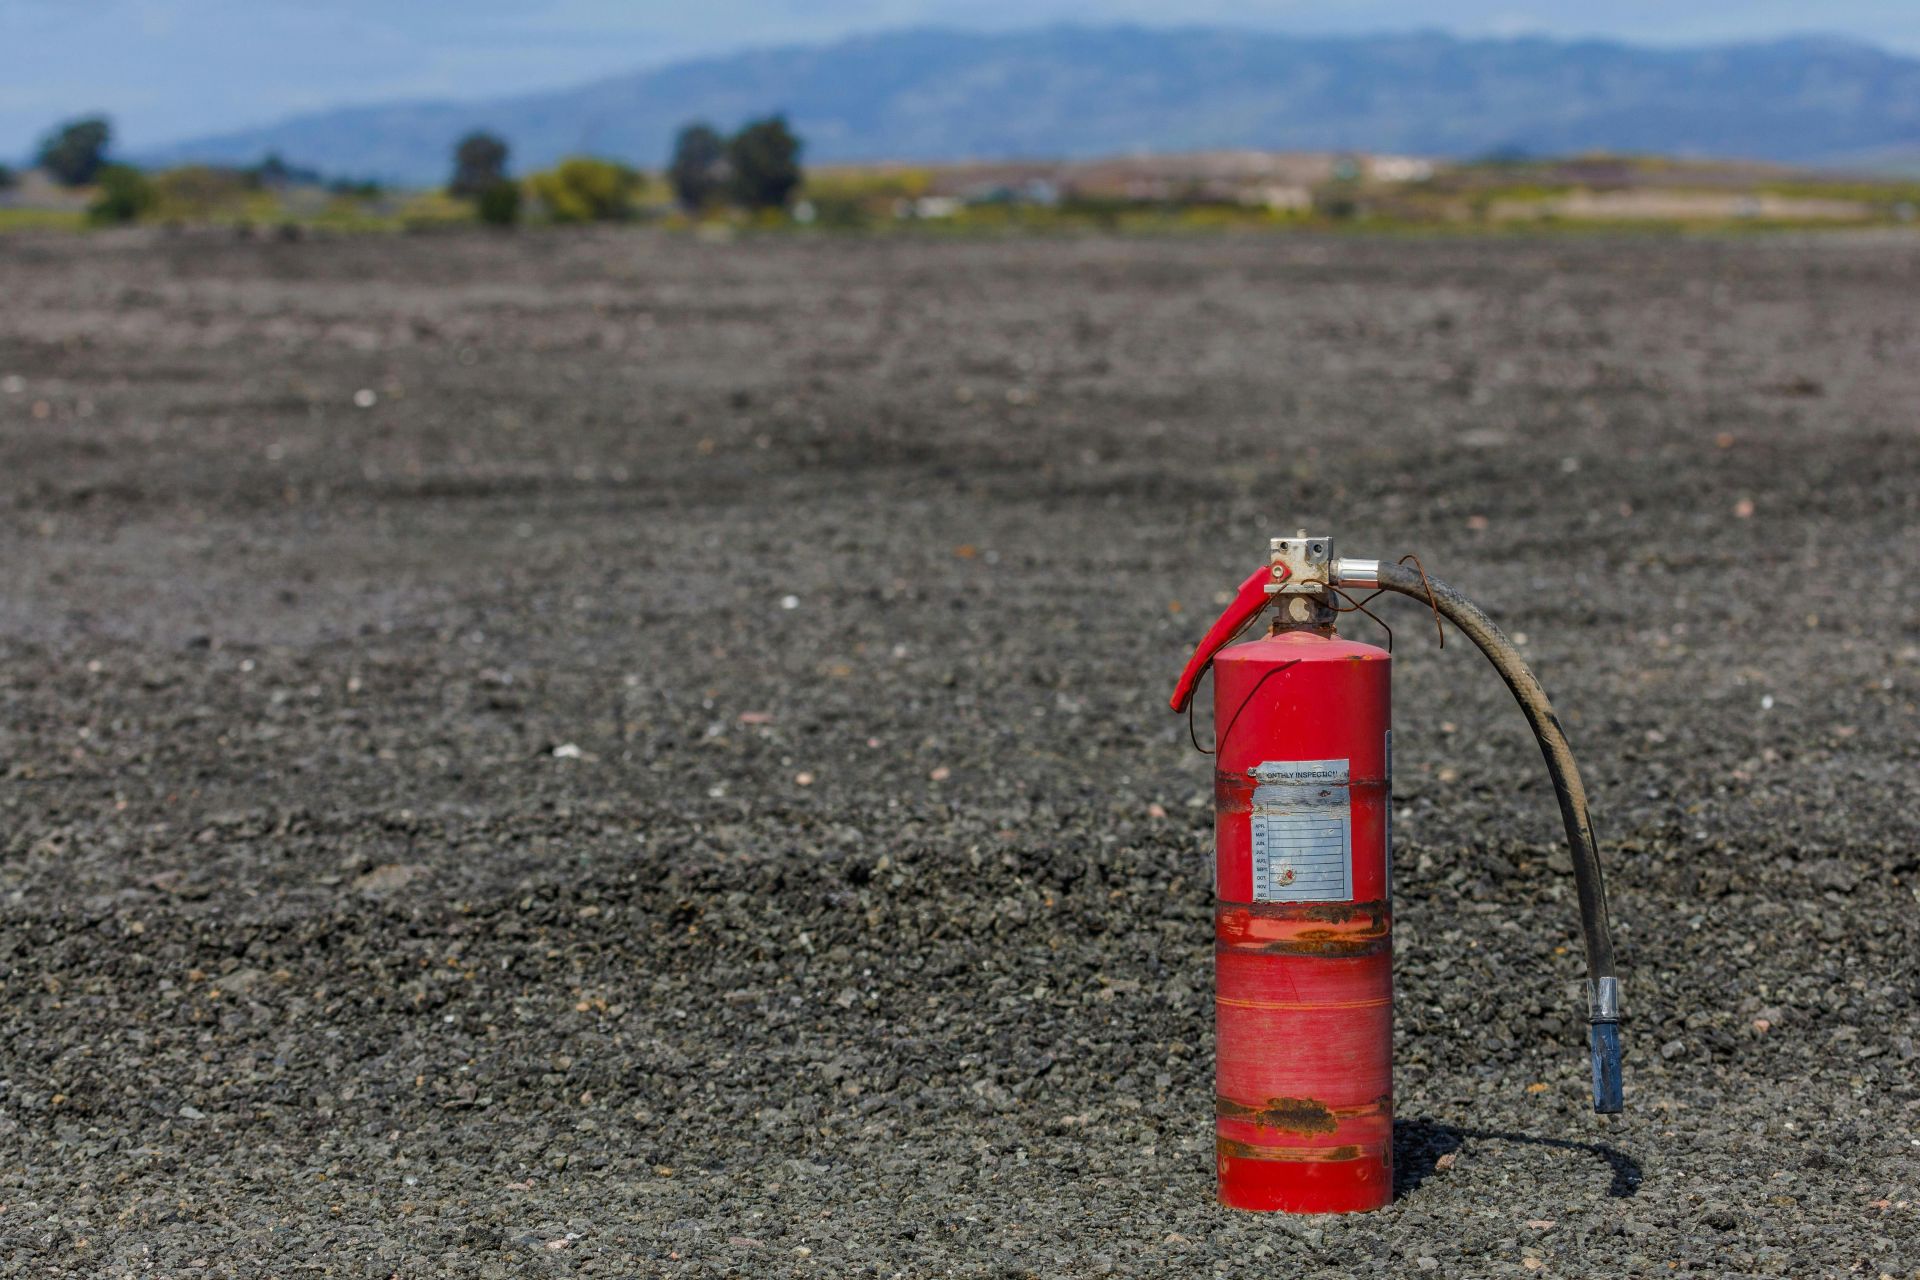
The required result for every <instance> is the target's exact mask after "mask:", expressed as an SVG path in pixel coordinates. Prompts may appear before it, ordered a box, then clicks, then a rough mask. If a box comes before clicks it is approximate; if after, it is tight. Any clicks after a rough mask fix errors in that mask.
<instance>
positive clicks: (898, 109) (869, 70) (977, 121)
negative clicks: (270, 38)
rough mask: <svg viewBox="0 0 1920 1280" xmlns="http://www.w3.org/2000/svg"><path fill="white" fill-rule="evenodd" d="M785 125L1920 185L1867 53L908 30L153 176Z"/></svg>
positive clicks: (388, 113)
mask: <svg viewBox="0 0 1920 1280" xmlns="http://www.w3.org/2000/svg"><path fill="white" fill-rule="evenodd" d="M772 111H784V112H786V113H787V115H788V117H789V119H790V120H791V121H792V123H793V125H794V128H795V129H796V131H797V132H798V133H799V134H800V135H801V136H802V137H803V138H804V139H805V140H806V143H807V152H806V158H807V159H808V160H810V161H816V162H818V161H860V160H928V161H936V160H959V159H988V158H992V159H999V158H1015V157H1061V158H1064V157H1077V156H1088V155H1099V154H1117V153H1126V152H1137V151H1181V150H1193V149H1202V148H1209V149H1213V148H1242V147H1245V148H1261V149H1272V150H1364V151H1386V152H1407V153H1416V154H1422V155H1431V156H1470V155H1476V154H1482V153H1487V152H1491V151H1522V152H1528V153H1534V154H1564V153H1569V152H1578V151H1589V150H1612V151H1635V152H1666V153H1675V154H1684V155H1698V156H1724V157H1736V158H1743V159H1754V160H1772V161H1780V162H1786V163H1798V164H1813V165H1828V166H1847V167H1857V168H1920V60H1915V59H1912V58H1904V57H1900V56H1897V55H1895V54H1891V53H1887V52H1885V51H1883V50H1880V49H1876V48H1873V47H1871V46H1868V45H1863V44H1858V43H1854V42H1850V41H1842V40H1835V39H1823V38H1797V39H1788V40H1779V41H1773V42H1769V43H1764V44H1743V45H1726V46H1716V47H1701V48H1688V49H1652V48H1643V47H1637V46H1632V45H1624V44H1617V43H1612V42H1608V41H1599V40H1584V41H1559V40H1548V39H1536V38H1527V39H1511V40H1466V39H1458V38H1455V37H1452V36H1448V35H1442V34H1437V33H1427V32H1422V33H1415V34H1408V35H1397V36H1358V37H1344V38H1302V37H1295V36H1284V35H1271V34H1264V33H1258V32H1251V31H1238V30H1225V29H1219V28H1188V29H1180V30H1147V29H1144V28H1140V27H1056V28H1050V29H1047V30H1040V31H1029V32H1015V33H1008V34H992V35H981V34H972V33H964V32H957V31H944V30H909V31H900V32H893V33H888V34H883V35H874V36H865V37H861V38H857V39H851V40H846V41H843V42H841V43H838V44H833V45H828V46H824V47H812V48H781V49H769V50H764V51H759V52H751V53H741V54H737V55H732V56H728V57H721V58H708V59H703V60H700V61H695V62H686V63H681V64H678V65H675V66H670V67H665V68H662V69H659V70H653V71H644V72H638V73H635V74H632V75H625V76H619V77H616V78H614V79H610V80H601V81H598V82H596V83H593V84H587V85H583V86H581V87H579V88H576V89H567V90H561V91H556V92H551V93H540V94H531V95H525V96H519V97H511V98H502V99H497V100H493V101H473V102H403V103H389V104H383V105H375V106H360V107H348V108H342V109H339V110H333V111H324V112H320V113H317V114H314V115H306V116H300V117H297V118H294V119H290V120H284V121H281V122H279V123H277V124H271V125H266V126H264V127H260V128H251V129H245V130H241V131H238V132H234V133H228V134H223V135H221V136H218V137H210V138H201V139H196V140H193V141H189V142H183V143H179V144H177V145H174V146H170V147H165V148H161V149H157V150H155V151H153V152H151V153H149V154H147V155H145V156H142V157H140V159H142V160H144V161H147V162H150V163H179V162H184V161H190V160H194V161H209V162H219V163H233V164H245V163H251V162H254V161H257V160H259V159H261V158H262V157H263V156H265V155H266V154H267V153H269V152H278V153H279V154H280V155H282V156H284V157H285V158H286V159H287V160H289V161H290V162H294V163H298V164H303V165H313V166H317V167H319V168H321V169H323V170H325V171H327V172H329V173H332V174H339V175H354V176H365V177H377V178H381V179H384V180H388V181H399V182H415V183H428V182H438V181H442V180H444V178H445V176H446V172H447V169H448V157H449V153H450V151H451V149H452V146H453V143H454V141H455V139H457V138H458V137H459V136H460V135H461V134H463V133H465V132H466V131H468V130H470V129H474V128H487V129H491V130H494V131H496V132H498V133H500V134H501V135H503V136H504V137H506V138H507V139H508V141H509V142H510V143H511V144H512V147H513V162H514V167H515V169H516V170H519V171H523V172H524V171H527V170H531V169H534V168H538V167H541V166H544V165H547V164H550V163H552V162H553V161H554V160H555V159H557V158H559V157H560V156H562V155H566V154H569V153H574V152H592V153H596V154H600V155H606V156H612V157H617V158H620V159H624V160H626V161H628V162H630V163H633V164H636V165H640V166H643V167H658V166H660V165H662V164H664V162H665V160H666V157H667V153H668V150H669V148H670V147H671V145H672V139H673V135H674V132H675V130H676V129H678V128H679V126H680V125H681V124H683V123H685V122H686V121H689V120H694V119H705V120H709V121H712V122H713V123H715V124H717V125H720V126H722V127H730V126H732V125H734V124H737V123H738V122H739V121H741V120H743V119H746V118H748V117H751V116H755V115H759V114H763V113H767V112H772Z"/></svg>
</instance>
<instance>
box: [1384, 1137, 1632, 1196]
mask: <svg viewBox="0 0 1920 1280" xmlns="http://www.w3.org/2000/svg"><path fill="white" fill-rule="evenodd" d="M1470 1142H1512V1143H1518V1144H1521V1145H1523V1146H1529V1147H1552V1148H1554V1149H1556V1150H1560V1151H1579V1152H1584V1153H1586V1154H1587V1155H1591V1156H1593V1157H1594V1158H1595V1159H1598V1160H1601V1161H1603V1162H1605V1164H1606V1166H1607V1168H1608V1170H1609V1171H1611V1173H1612V1175H1613V1180H1612V1182H1611V1183H1610V1184H1609V1185H1608V1187H1607V1194H1608V1195H1609V1196H1612V1197H1613V1198H1614V1199H1616V1200H1625V1199H1628V1198H1629V1197H1631V1196H1634V1195H1636V1194H1638V1192H1639V1190H1640V1183H1641V1180H1642V1175H1641V1172H1640V1164H1639V1162H1638V1161H1636V1160H1635V1159H1634V1158H1633V1157H1632V1156H1630V1155H1627V1154H1626V1153H1625V1152H1623V1151H1621V1150H1620V1149H1619V1148H1617V1147H1610V1146H1608V1145H1607V1144H1606V1143H1604V1142H1576V1141H1574V1140H1572V1139H1570V1138H1536V1137H1533V1136H1532V1135H1530V1134H1525V1133H1500V1132H1497V1131H1494V1130H1490V1129H1462V1128H1460V1127H1459V1126H1457V1125H1451V1124H1443V1123H1441V1122H1440V1121H1438V1120H1429V1119H1426V1118H1425V1117H1421V1118H1419V1119H1415V1120H1395V1121H1394V1122H1393V1194H1394V1197H1395V1198H1396V1199H1398V1198H1399V1197H1401V1196H1404V1195H1406V1194H1408V1193H1409V1192H1411V1191H1413V1190H1414V1189H1415V1188H1417V1187H1419V1185H1420V1184H1421V1183H1423V1182H1425V1181H1426V1180H1427V1179H1428V1178H1430V1177H1432V1176H1433V1174H1434V1173H1435V1172H1436V1171H1437V1170H1438V1169H1439V1167H1440V1161H1441V1159H1442V1158H1443V1157H1445V1156H1450V1155H1452V1154H1453V1153H1454V1152H1456V1151H1459V1150H1460V1149H1461V1148H1462V1147H1465V1146H1466V1145H1467V1144H1468V1143H1470Z"/></svg>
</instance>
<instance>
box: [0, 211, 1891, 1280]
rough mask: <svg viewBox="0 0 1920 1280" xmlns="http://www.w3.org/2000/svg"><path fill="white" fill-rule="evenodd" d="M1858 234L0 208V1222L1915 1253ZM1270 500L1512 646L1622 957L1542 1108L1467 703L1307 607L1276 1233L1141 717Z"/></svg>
mask: <svg viewBox="0 0 1920 1280" xmlns="http://www.w3.org/2000/svg"><path fill="white" fill-rule="evenodd" d="M1916 299H1920V241H1916V240H1914V239H1911V238H1905V239H1899V238H1887V239H1877V240H1875V239H1849V238H1827V239H1814V240H1799V239H1787V238H1774V237H1769V238H1750V239H1744V240H1729V241H1724V242H1713V241H1681V240H1656V239H1640V240H1626V241H1618V242H1613V241H1602V240H1591V239H1572V238H1567V239H1542V240H1521V239H1512V240H1500V241H1497V242H1495V241H1473V240H1444V239H1443V240H1425V241H1420V240H1366V239H1358V238H1350V239H1349V238H1337V239H1315V238H1306V237H1299V238H1284V237H1270V238H1226V237H1223V238H1216V239H1191V240H1183V239H1165V240H1151V239H1135V240H1127V239H1098V238H1089V239H1030V240H1006V241H998V242H992V241H968V242H940V241H931V240H929V241H917V240H912V239H897V240H885V241H876V240H856V239H831V238H821V239H804V238H777V239H767V240H763V241H749V242H741V243H735V244H711V243H704V242H695V241H691V240H688V239H684V238H668V237H664V236H658V235H653V234H647V233H613V232H609V233H583V234H577V235H560V234H553V235H534V234H528V235H522V236H520V237H517V238H496V237H492V236H486V235H479V234H475V235H471V236H447V237H391V238H380V237H366V238H359V239H345V240H335V241H313V240H308V241H302V242H282V241H266V240H251V241H249V240H244V239H235V238H233V237H231V236H225V235H222V236H212V235H207V236H185V235H177V234H176V235H172V236H168V235H162V234H157V233H156V234H153V235H145V234H140V235H135V234H129V235H126V236H118V235H112V236H110V235H98V236H92V237H87V238H72V239H39V238H25V237H11V238H7V239H4V240H0V300H3V301H0V774H3V776H4V779H5V783H4V786H0V806H3V807H0V852H3V854H4V856H3V857H0V977H3V978H4V989H5V997H6V998H5V1002H4V1013H3V1015H0V1016H3V1017H4V1024H0V1273H4V1274H9V1275H11V1274H33V1275H46V1274H70V1275H85V1276H120V1275H131V1276H149V1275H154V1276H167V1275H220V1276H261V1275H298V1274H319V1275H340V1276H388V1275H399V1276H420V1275H439V1274H454V1275H482V1276H508V1275H512V1276H520V1275H534V1276H543V1275H556V1276H557V1275H580V1276H640V1275H665V1276H681V1275H685V1276H710V1275H711V1276H718V1275H755V1276H759V1275H786V1274H796V1275H820V1276H861V1275H870V1276H909V1277H912V1276H935V1275H967V1276H1007V1277H1012V1276H1079V1275H1090V1274H1106V1273H1109V1272H1112V1273H1119V1274H1134V1275H1142V1276H1169V1275H1220V1276H1229V1275H1231V1276H1241V1275H1246V1274H1249V1273H1252V1274H1288V1275H1302V1276H1359V1275H1411V1274H1432V1275H1436V1276H1478V1275H1512V1276H1524V1275H1540V1276H1555V1275H1564V1276H1576V1275H1607V1276H1619V1275H1633V1276H1661V1277H1665V1276H1728V1275H1737V1274H1773V1275H1789V1276H1826V1275H1836V1276H1838V1275H1855V1274H1860V1275H1866V1276H1869V1277H1871V1276H1877V1275H1895V1276H1907V1275H1910V1274H1913V1273H1915V1271H1916V1268H1920V1222H1917V1215H1920V1209H1916V1202H1920V1092H1917V1091H1916V1072H1917V1071H1920V1060H1917V1059H1916V1056H1915V1055H1916V1048H1915V1041H1916V1036H1920V1006H1917V1005H1916V1000H1917V999H1920V990H1917V984H1920V911H1917V910H1916V898H1920V839H1916V836H1917V835H1920V830H1917V828H1920V820H1917V819H1916V816H1915V815H1916V811H1917V809H1920V774H1917V773H1916V769H1915V765H1916V760H1917V758H1920V748H1917V746H1916V732H1915V730H1916V725H1917V724H1920V717H1917V716H1916V713H1915V690H1916V684H1920V599H1916V593H1915V591H1914V590H1913V588H1912V586H1911V585H1910V583H1909V582H1908V580H1907V579H1906V578H1905V577H1904V576H1903V575H1904V574H1907V573H1910V572H1911V570H1912V569H1913V567H1914V565H1915V564H1916V563H1920V520H1917V519H1916V516H1917V515H1920V497H1917V496H1916V495H1920V432H1917V431H1916V417H1915V407H1916V405H1920V305H1916ZM1299 524H1309V525H1311V526H1313V528H1314V529H1315V531H1316V532H1323V531H1331V532H1333V533H1334V534H1335V535H1336V536H1337V537H1338V539H1339V540H1340V545H1341V548H1342V549H1343V550H1344V551H1345V552H1347V553H1348V554H1381V555H1387V556H1392V555H1398V554H1399V553H1401V552H1403V551H1418V552H1420V553H1421V554H1422V556H1423V557H1424V560H1425V563H1426V564H1427V566H1428V567H1429V568H1430V569H1432V570H1433V571H1434V572H1435V573H1438V574H1440V575H1442V576H1445V577H1447V578H1448V579H1449V580H1451V581H1453V582H1455V583H1456V584H1457V585H1459V586H1461V587H1462V588H1463V589H1465V590H1466V591H1468V592H1469V593H1470V594H1473V595H1476V596H1477V597H1479V598H1481V599H1482V600H1483V601H1484V602H1485V603H1486V604H1487V605H1488V607H1489V608H1490V610H1491V611H1493V612H1494V613H1495V615H1496V616H1497V617H1499V618H1501V619H1502V620H1503V621H1504V622H1505V623H1506V624H1507V626H1508V628H1509V630H1511V631H1514V632H1518V633H1521V634H1523V635H1524V636H1525V637H1526V645H1527V648H1528V650H1529V652H1530V653H1531V654H1532V656H1533V659H1534V661H1535V664H1536V666H1537V668H1538V670H1539V671H1540V672H1541V673H1542V675H1543V677H1544V679H1545V680H1546V682H1547V684H1548V686H1549V687H1550V688H1551V689H1552V690H1553V691H1554V694H1555V697H1556V699H1557V701H1558V702H1559V704H1560V707H1561V710H1562V712H1563V714H1565V716H1566V718H1567V720H1568V722H1569V728H1570V731H1571V732H1572V734H1573V737H1574V745H1575V748H1576V750H1577V751H1578V752H1579V753H1580V755H1581V758H1582V763H1583V765H1584V766H1585V769H1586V771H1587V774H1588V781H1589V785H1590V787H1591V789H1592V791H1593V797H1594V812H1595V816H1596V820H1597V822H1598V823H1599V826H1600V829H1601V834H1602V838H1603V849H1604V852H1605V854H1606V855H1607V857H1608V859H1609V862H1610V865H1609V874H1610V877H1611V888H1612V893H1613V900H1614V908H1615V913H1616V915H1617V917H1618V920H1619V938H1620V942H1621V948H1622V956H1623V964H1624V966H1625V990H1626V1000H1627V1007H1628V1013H1629V1021H1628V1025H1627V1028H1626V1036H1627V1043H1628V1053H1629V1059H1628V1065H1627V1112H1626V1114H1625V1115H1624V1116H1621V1117H1617V1118H1612V1117H1609V1118H1602V1117H1596V1116H1594V1115H1592V1114H1591V1112H1590V1111H1589V1109H1588V1104H1587V1093H1586V1082H1585V1079H1584V1073H1585V1070H1586V1058H1585V1052H1584V1048H1583V1043H1584V1041H1583V1035H1584V1028H1583V1025H1582V1022H1581V1016H1582V1006H1581V1001H1580V996H1579V981H1580V977H1581V971H1580V962H1579V947H1578V934H1577V928H1576V918H1575V911H1574V903H1573V895H1572V891H1571V885H1570V884H1569V881H1568V877H1567V876H1566V875H1565V874H1564V871H1565V867H1566V864H1565V859H1564V856H1563V854H1562V853H1561V852H1560V850H1559V848H1558V846H1557V843H1556V841H1557V840H1558V839H1559V835H1558V832H1559V824H1558V818H1557V815H1556V813H1555V811H1554V807H1553V803H1552V799H1551V794H1550V792H1549V790H1548V789H1547V787H1546V784H1545V780H1544V777H1543V775H1542V770H1541V767H1540V762H1539V759H1538V756H1537V754H1536V752H1535V750H1534V747H1533V744H1532V742H1531V740H1530V739H1529V738H1528V737H1527V735H1526V732H1525V729H1524V727H1523V724H1522V722H1521V719H1520V717H1519V715H1518V713H1517V712H1516V711H1515V709H1514V708H1513V707H1512V705H1511V703H1510V702H1509V700H1508V698H1507V695H1506V693H1505V691H1504V690H1503V689H1502V688H1501V687H1500V685H1499V683H1498V681H1497V680H1496V678H1495V677H1494V675H1493V673H1492V672H1491V670H1489V669H1488V668H1487V667H1486V666H1485V664H1484V663H1483V662H1482V660H1481V659H1480V658H1479V657H1478V656H1477V655H1476V654H1475V653H1473V652H1472V651H1471V649H1470V647H1469V646H1467V645H1465V644H1462V643H1460V642H1458V641H1455V642H1454V643H1450V644H1448V645H1447V647H1446V648H1445V649H1444V650H1441V649H1438V648H1436V646H1435V644H1434V636H1433V630H1432V627H1431V625H1430V623H1429V622H1428V620H1427V619H1426V617H1424V616H1423V615H1422V614H1421V613H1420V612H1419V611H1418V610H1417V609H1414V608H1413V607H1411V606H1410V605H1409V604H1407V603H1405V602H1395V603H1393V604H1391V605H1389V606H1388V608H1387V612H1386V616H1387V619H1388V621H1389V622H1391V623H1392V624H1393V625H1394V626H1395V628H1396V630H1397V632H1398V637H1399V660H1398V665H1399V666H1400V671H1399V673H1398V677H1399V679H1398V685H1399V688H1398V690H1397V696H1396V701H1397V702H1398V704H1399V711H1400V715H1399V722H1398V724H1397V725H1396V734H1395V747H1396V754H1397V756H1398V759H1399V778H1398V795H1397V797H1396V801H1395V804H1396V818H1395V829H1396V835H1397V846H1398V847H1397V854H1398V862H1399V866H1400V874H1399V878H1398V879H1399V888H1400V910H1399V913H1398V924H1399V931H1398V948H1399V958H1398V975H1399V997H1400V1003H1399V1022H1398V1032H1397V1034H1398V1051H1397V1068H1398V1071H1397V1092H1398V1115H1399V1117H1400V1118H1399V1122H1398V1125H1397V1129H1396V1137H1395V1144H1396V1155H1397V1162H1398V1180H1399V1193H1400V1194H1399V1199H1398V1201H1397V1203H1396V1204H1394V1205H1393V1206H1392V1207H1391V1208H1389V1209H1387V1210H1384V1211H1382V1212H1379V1213H1376V1214H1370V1215H1360V1216H1354V1217H1345V1218H1330V1219H1285V1218H1280V1217H1275V1216H1252V1215H1239V1214H1234V1213H1231V1212H1228V1211H1226V1210H1223V1209H1220V1208H1218V1207H1217V1206H1216V1205H1215V1204H1214V1203H1213V1200H1212V1192H1213V1145H1212V1111H1213V1107H1212V1098H1211V1092H1212V1080H1211V1010H1210V1000H1209V992H1210V986H1211V950H1212V948H1211V943H1212V933H1211V901H1210V880H1209V867H1208V846H1209V842H1210V826H1209V804H1210V794H1211V791H1210V776H1209V767H1208V764H1207V762H1206V761H1205V760H1204V759H1203V758H1202V757H1200V756H1198V755H1196V754H1194V752H1193V751H1192V749H1191V747H1189V745H1188V744H1187V741H1186V727H1185V725H1184V724H1183V723H1181V722H1180V721H1178V720H1176V719H1175V718H1174V717H1172V716H1170V715H1168V714H1167V713H1166V711H1165V706H1164V698H1165V697H1166V695H1167V693H1168V691H1169V689H1170V686H1171V684H1172V681H1173V678H1174V676H1175V674H1176V673H1177V671H1178V669H1179V667H1180V664H1181V662H1182V661H1183V660H1184V658H1185V656H1186V653H1187V651H1188V649H1189V648H1190V646H1191V645H1192V643H1193V642H1194V640H1196V639H1197V638H1198V636H1199V635H1200V633H1201V632H1202V631H1203V630H1204V629H1205V626H1206V624H1207V622H1208V621H1210V619H1211V617H1212V614H1213V610H1214V608H1215V602H1216V600H1217V598H1218V597H1217V594H1216V593H1218V592H1221V591H1223V590H1225V589H1226V588H1228V587H1230V586H1231V585H1233V584H1234V583H1235V582H1237V581H1238V579H1239V578H1240V577H1241V576H1242V575H1244V574H1245V572H1246V571H1247V570H1248V569H1250V568H1251V567H1253V566H1254V565H1257V564H1258V563H1259V562H1260V559H1261V557H1262V554H1263V548H1264V546H1265V539H1266V538H1267V537H1268V536H1269V535H1270V534H1271V533H1273V532H1276V531H1279V532H1290V531H1291V530H1292V529H1293V528H1294V527H1296V526H1297V525H1299ZM1383 603H1385V602H1383ZM1350 630H1352V631H1353V633H1354V634H1356V635H1359V636H1361V637H1362V638H1367V636H1368V633H1369V625H1368V624H1362V625H1361V626H1360V627H1356V628H1351V629H1350ZM1374 634H1377V633H1374ZM1203 696H1204V695H1203Z"/></svg>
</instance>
